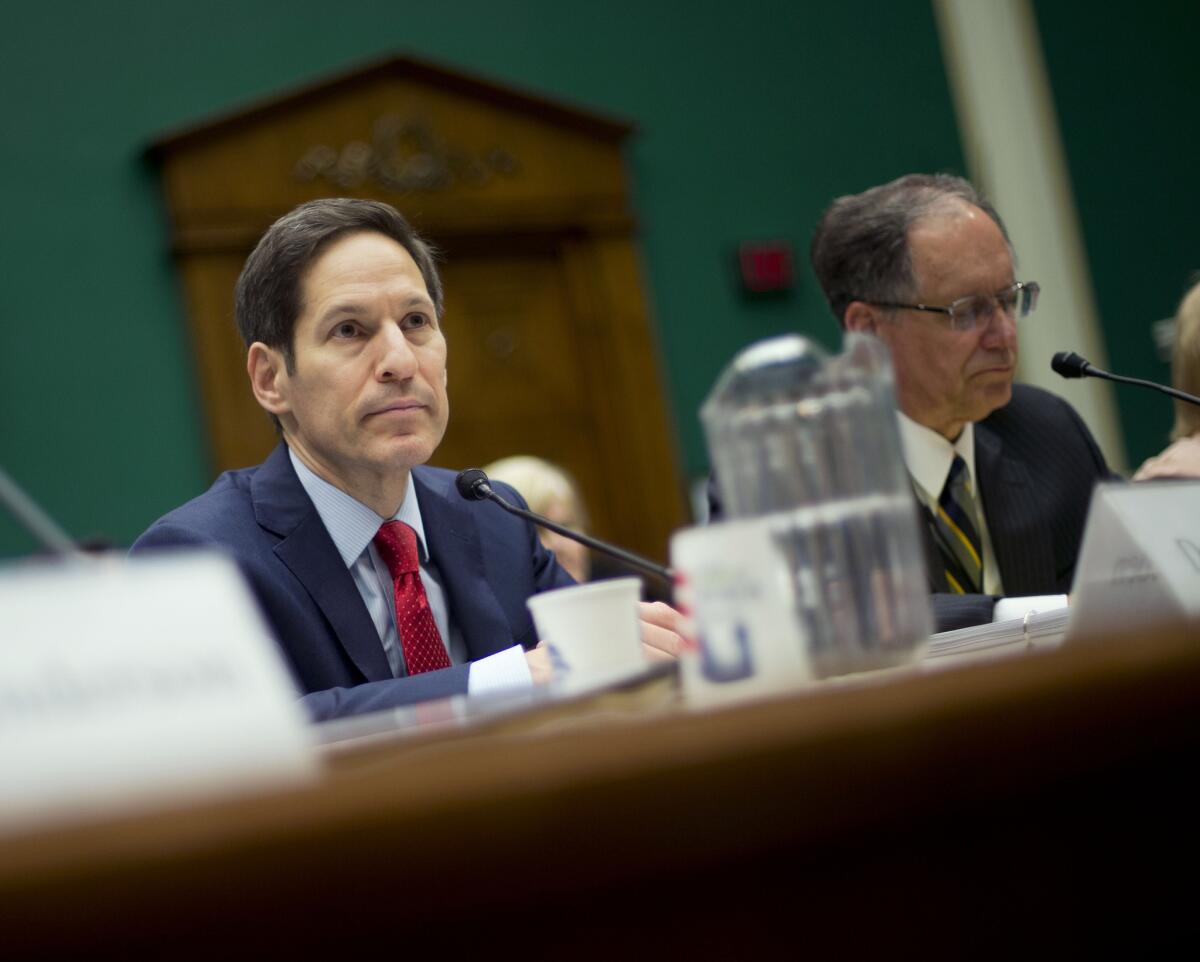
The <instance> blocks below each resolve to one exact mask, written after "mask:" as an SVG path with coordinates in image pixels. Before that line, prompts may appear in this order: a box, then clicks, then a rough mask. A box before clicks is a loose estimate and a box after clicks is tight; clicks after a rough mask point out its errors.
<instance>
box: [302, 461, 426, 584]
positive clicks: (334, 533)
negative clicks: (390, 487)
mask: <svg viewBox="0 0 1200 962" xmlns="http://www.w3.org/2000/svg"><path fill="white" fill-rule="evenodd" d="M288 457H290V458H291V459H292V467H293V468H295V469H296V477H298V478H299V479H300V484H301V485H302V486H303V488H304V491H305V493H306V494H307V495H308V496H309V498H310V499H311V500H312V503H313V505H314V507H316V509H317V514H319V515H320V516H321V521H322V522H323V523H324V525H325V529H326V530H327V531H328V532H329V537H331V538H332V539H333V543H334V546H335V547H336V548H337V549H338V554H340V555H341V556H342V562H343V564H345V565H346V567H347V568H349V567H352V566H353V565H354V563H355V562H356V561H357V560H358V559H359V557H360V556H361V555H362V553H363V552H364V551H366V550H367V546H368V545H369V544H370V543H371V539H372V538H374V537H375V533H376V532H377V531H378V530H379V526H380V525H381V524H383V523H384V522H385V521H403V522H404V523H405V524H407V525H408V526H409V527H411V528H412V529H413V530H414V531H416V533H417V550H418V552H419V553H420V556H421V563H422V564H426V563H428V561H429V551H428V549H427V548H426V547H425V525H424V524H422V523H421V507H420V505H419V504H418V503H417V490H416V485H415V484H413V482H412V475H411V474H409V476H408V490H406V491H405V492H404V500H403V501H402V502H401V504H400V509H399V510H398V511H397V512H396V513H395V514H394V515H393V516H392V517H391V518H381V517H380V516H379V515H378V514H376V513H375V512H374V511H373V510H371V509H370V508H368V507H367V506H366V505H365V504H363V503H362V502H361V501H356V500H355V499H354V498H352V497H350V495H348V494H346V492H345V491H343V490H342V489H341V488H337V487H334V486H333V485H332V484H330V483H329V482H328V481H326V480H325V479H324V478H320V477H318V476H317V475H316V474H314V473H313V471H312V470H311V469H310V468H309V467H308V466H307V465H306V464H305V463H304V462H303V461H301V460H300V459H299V458H298V457H296V452H295V451H293V450H292V449H291V448H288Z"/></svg>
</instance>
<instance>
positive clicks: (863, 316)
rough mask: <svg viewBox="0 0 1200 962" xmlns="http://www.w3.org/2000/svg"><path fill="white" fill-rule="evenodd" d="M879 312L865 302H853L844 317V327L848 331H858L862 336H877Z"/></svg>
mask: <svg viewBox="0 0 1200 962" xmlns="http://www.w3.org/2000/svg"><path fill="white" fill-rule="evenodd" d="M878 318H879V312H878V311H876V310H875V308H873V307H872V306H871V305H870V304H867V303H865V302H864V301H851V302H850V304H849V306H848V307H847V308H846V313H845V315H843V317H842V323H843V326H844V327H845V328H846V330H847V331H857V332H858V333H860V334H875V333H877V331H876V327H877V326H878Z"/></svg>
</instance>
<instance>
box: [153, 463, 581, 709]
mask: <svg viewBox="0 0 1200 962" xmlns="http://www.w3.org/2000/svg"><path fill="white" fill-rule="evenodd" d="M411 477H412V482H413V484H415V485H416V492H417V501H418V503H419V504H420V507H421V520H422V522H423V523H424V526H425V536H426V541H427V546H428V549H429V554H430V556H431V557H432V559H433V560H434V562H435V563H436V564H437V567H438V570H439V572H440V573H441V576H442V581H443V585H444V587H445V590H446V600H447V604H448V606H449V610H450V619H451V621H452V622H453V623H454V624H455V625H456V626H457V627H458V629H459V630H460V631H461V632H462V636H463V639H464V641H465V642H466V646H467V651H468V652H469V654H470V658H471V660H472V661H474V660H476V659H479V658H483V657H484V656H486V655H491V654H495V653H496V652H498V651H502V650H503V649H505V648H508V647H510V646H511V645H513V644H520V645H522V646H524V647H525V648H531V647H533V645H535V644H536V643H537V638H536V635H535V632H534V626H533V621H532V619H531V618H530V615H529V611H528V609H527V608H526V607H525V600H526V599H527V598H528V597H530V596H531V595H534V594H536V593H538V592H540V591H546V590H548V589H550V588H558V587H563V586H566V585H569V584H572V583H573V582H572V580H571V576H570V575H568V574H567V573H566V571H564V570H563V569H562V568H561V567H559V565H558V562H557V561H555V559H554V555H553V554H551V553H550V552H549V551H547V550H546V549H545V548H543V547H542V545H541V542H540V541H539V540H538V537H537V533H536V531H535V530H534V527H533V525H532V524H530V523H529V522H527V521H523V520H522V519H520V518H515V517H513V516H512V515H509V514H507V513H505V512H504V511H503V510H501V509H500V508H499V507H498V506H497V505H494V504H489V503H487V502H478V501H464V500H463V499H462V498H461V497H460V496H459V494H458V492H457V490H456V489H455V487H454V477H455V476H454V473H453V472H450V471H445V470H442V469H440V468H429V467H417V468H414V469H413V471H412V476H411ZM493 487H496V488H498V489H499V490H500V492H501V494H503V495H504V496H505V497H506V498H507V499H508V500H510V501H514V502H516V503H518V504H520V505H522V506H524V501H522V500H521V497H520V495H518V494H517V493H516V492H515V491H513V490H512V489H511V488H507V487H506V486H504V485H502V484H499V483H497V482H493ZM180 545H191V546H206V547H212V548H216V549H218V550H221V551H223V552H225V553H226V554H228V555H230V556H231V557H233V558H234V559H235V560H236V561H237V562H238V564H239V566H240V567H241V569H242V572H243V573H244V574H245V575H246V577H247V579H248V580H249V582H250V586H251V587H252V588H253V590H254V593H255V595H256V596H257V598H258V601H259V603H260V604H261V606H262V609H263V611H264V613H265V614H266V617H267V620H268V622H269V623H270V624H271V626H272V628H273V629H274V632H275V636H276V639H277V640H278V642H279V645H280V647H281V648H282V649H283V652H284V654H285V655H286V657H287V660H288V662H289V663H290V665H291V667H292V671H293V674H294V676H295V678H296V682H297V684H298V685H299V687H300V689H301V691H303V692H305V693H306V695H305V698H304V701H305V703H306V706H307V707H308V709H309V711H310V713H311V714H312V715H313V717H314V718H315V719H316V720H322V719H326V718H333V717H336V716H339V715H350V714H356V713H358V712H365V711H375V710H379V709H384V708H393V707H396V706H398V705H404V704H410V703H412V702H416V701H424V700H426V699H429V698H442V697H446V696H448V695H453V694H459V693H462V692H465V691H466V690H467V673H468V671H469V666H468V665H455V666H453V667H451V668H447V669H444V670H442V671H431V672H426V673H424V674H421V675H414V676H411V677H404V678H394V677H392V673H391V669H390V668H389V667H388V662H387V658H386V656H385V655H384V652H383V645H382V643H381V642H380V639H379V633H378V632H377V631H376V630H375V625H374V624H373V623H372V621H371V618H370V616H369V615H368V614H367V609H366V606H365V605H364V604H363V601H362V597H361V596H360V595H359V593H358V589H357V588H356V587H355V585H354V579H353V578H352V577H351V575H350V572H349V570H347V568H346V566H345V565H344V564H343V563H342V559H341V556H340V555H339V554H338V551H337V548H336V547H335V546H334V544H333V539H332V538H330V536H329V532H328V531H327V530H326V528H325V525H324V523H323V522H322V521H321V517H320V515H319V514H317V509H316V507H315V506H314V505H313V503H312V501H311V500H310V499H309V497H308V495H307V494H306V493H305V491H304V488H303V487H302V486H301V484H300V479H299V478H298V477H296V472H295V470H294V469H293V468H292V463H291V459H290V458H289V457H288V451H287V447H286V445H284V444H280V445H279V446H278V447H276V448H275V450H274V451H273V452H272V453H271V455H270V457H268V458H267V460H266V461H264V462H263V463H262V464H261V465H259V466H258V467H256V468H244V469H242V470H239V471H227V472H225V473H224V474H222V475H221V476H220V477H219V478H217V480H216V481H215V482H214V483H213V486H212V487H211V488H209V490H208V491H206V492H205V493H204V494H202V495H201V496H200V497H198V498H196V499H194V500H192V501H189V502H188V503H187V504H185V505H183V506H182V507H180V508H177V509H175V510H174V511H172V512H170V513H169V514H167V515H165V516H164V517H162V518H160V519H159V520H158V521H156V522H155V523H154V524H153V525H151V526H150V528H149V530H147V531H146V532H145V534H143V535H142V536H141V537H140V538H138V540H137V541H136V542H135V544H134V545H133V548H132V550H133V551H135V552H140V551H145V550H148V549H154V548H163V547H172V546H180Z"/></svg>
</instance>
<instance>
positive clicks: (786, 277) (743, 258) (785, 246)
mask: <svg viewBox="0 0 1200 962" xmlns="http://www.w3.org/2000/svg"><path fill="white" fill-rule="evenodd" d="M738 262H739V264H740V266H741V273H742V285H743V286H744V287H745V288H746V290H748V291H750V292H751V293H753V294H766V293H773V292H776V291H790V290H791V289H792V282H793V275H792V245H791V244H789V243H787V242H786V241H747V242H746V243H744V244H742V245H740V246H739V247H738Z"/></svg>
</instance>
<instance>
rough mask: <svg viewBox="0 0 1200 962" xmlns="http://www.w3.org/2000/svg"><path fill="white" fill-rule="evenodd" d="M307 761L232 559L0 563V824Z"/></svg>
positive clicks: (261, 778) (163, 796)
mask: <svg viewBox="0 0 1200 962" xmlns="http://www.w3.org/2000/svg"><path fill="white" fill-rule="evenodd" d="M313 772H314V762H313V757H312V753H311V747H310V743H309V738H308V734H307V731H306V722H305V718H304V715H303V712H302V710H301V708H300V706H299V705H298V703H297V701H296V691H295V688H294V686H293V683H292V681H291V679H290V677H289V675H288V673H287V670H286V668H285V666H284V664H283V662H282V660H281V658H280V655H279V653H278V649H277V648H276V646H275V644H274V642H273V641H272V640H271V637H270V635H269V633H268V631H267V629H266V626H265V624H264V622H263V619H262V617H261V615H260V614H259V612H258V609H257V607H256V605H255V603H254V600H253V598H252V596H251V594H250V592H249V590H248V589H247V587H246V586H245V584H244V582H243V581H242V578H241V576H240V574H239V573H238V571H237V569H236V567H235V566H234V565H233V563H232V562H230V561H228V560H226V559H223V558H220V557H217V556H215V555H210V554H207V553H200V554H195V553H181V554H168V555H164V556H162V557H159V558H137V559H128V560H127V559H102V560H97V561H94V562H93V561H90V560H85V561H77V562H56V563H45V564H40V563H39V564H32V565H26V566H22V567H14V568H8V569H6V570H0V832H2V831H6V830H12V829H14V828H18V827H20V826H22V825H23V824H28V823H30V822H34V821H40V820H44V819H48V818H56V819H57V818H71V819H78V818H90V817H94V816H98V815H105V814H112V813H114V812H116V811H118V810H121V809H133V808H145V807H149V806H153V805H156V804H162V803H164V802H168V801H179V800H183V799H186V798H190V797H193V796H198V795H204V796H211V795H215V794H221V793H226V792H231V791H243V790H247V789H254V788H260V787H263V786H265V785H268V784H277V783H281V782H294V781H298V780H301V779H305V778H308V777H311V775H312V774H313Z"/></svg>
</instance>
